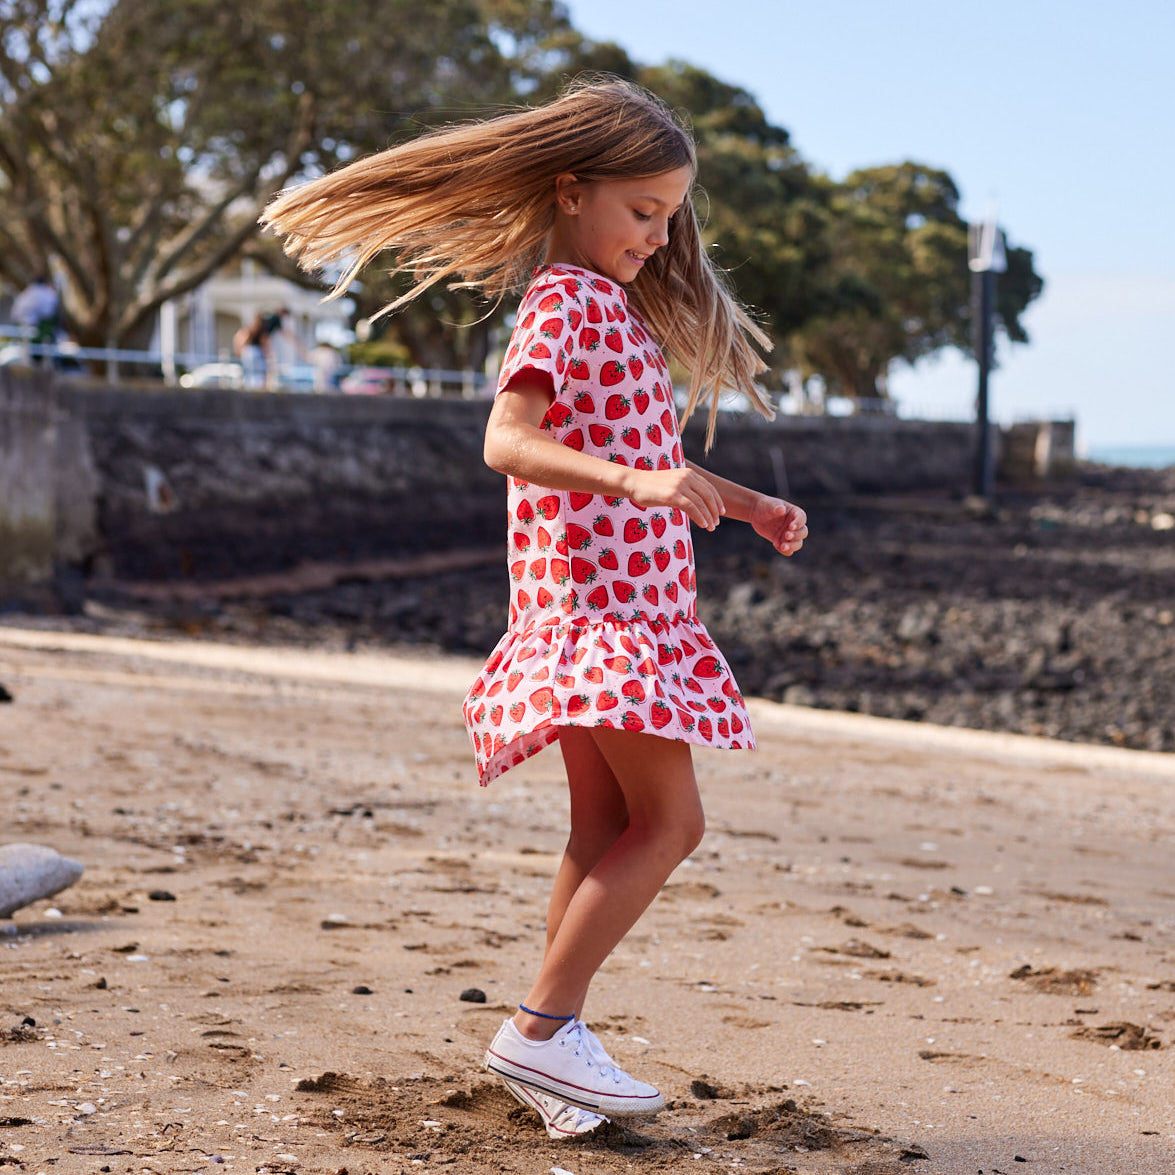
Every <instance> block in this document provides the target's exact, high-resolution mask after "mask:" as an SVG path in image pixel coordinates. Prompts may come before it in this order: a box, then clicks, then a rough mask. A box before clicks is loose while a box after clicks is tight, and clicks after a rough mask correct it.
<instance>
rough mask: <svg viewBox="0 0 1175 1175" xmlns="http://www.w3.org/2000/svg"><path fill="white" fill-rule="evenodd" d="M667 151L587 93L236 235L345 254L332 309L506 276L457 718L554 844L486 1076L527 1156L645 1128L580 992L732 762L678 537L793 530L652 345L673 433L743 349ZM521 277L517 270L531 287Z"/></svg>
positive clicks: (364, 175) (719, 679) (739, 317)
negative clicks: (488, 607)
mask: <svg viewBox="0 0 1175 1175" xmlns="http://www.w3.org/2000/svg"><path fill="white" fill-rule="evenodd" d="M695 174H696V161H695V155H694V145H693V142H692V140H691V138H690V136H689V135H688V133H687V132H686V131H685V130H684V129H683V128H682V126H681V125H680V124H679V123H678V122H677V120H676V119H675V118H674V117H673V115H672V114H671V112H670V111H669V110H668V109H667V108H666V107H665V106H664V105H663V104H661V103H660V102H659V101H658V100H657V99H656V98H654V97H653V96H652V95H651V94H649V93H647V92H646V91H644V90H642V89H640V88H639V87H637V86H634V85H631V84H629V83H627V82H623V81H619V80H615V79H611V80H603V81H600V80H596V81H581V82H578V83H576V84H573V85H572V86H571V87H570V88H569V89H568V90H567V91H566V92H565V93H564V95H563V96H562V97H561V98H559V99H558V100H557V101H555V102H552V103H550V104H549V105H547V106H544V107H540V108H537V109H530V110H525V111H523V112H521V113H516V114H510V115H506V116H503V117H500V118H496V119H492V120H490V121H488V122H483V123H477V124H473V125H468V126H460V127H455V128H451V129H448V130H443V131H439V132H435V133H432V134H429V135H425V136H423V137H421V138H420V139H418V140H416V141H414V142H412V143H408V144H406V145H404V146H401V147H396V148H393V149H391V150H389V151H386V152H383V153H382V154H379V155H376V156H373V157H371V158H370V159H365V160H360V161H359V162H357V163H354V164H351V165H349V166H347V167H345V168H343V169H341V170H340V171H338V172H335V173H333V174H331V175H328V176H325V177H323V178H322V179H319V180H316V181H314V182H312V183H310V184H308V185H306V186H305V187H303V188H299V189H297V190H295V191H293V192H290V193H287V194H284V195H282V196H281V197H279V198H278V199H277V200H276V201H275V202H274V203H273V204H272V205H271V206H270V208H269V209H268V210H267V212H266V214H265V216H264V217H263V220H264V221H265V222H266V223H267V224H269V225H271V226H273V227H274V228H276V229H277V230H278V231H279V232H281V233H284V234H286V236H287V241H286V246H285V247H286V251H287V252H289V253H291V254H292V255H296V256H299V257H300V259H301V262H302V264H303V265H305V266H307V267H315V266H319V265H322V264H323V263H325V262H329V261H332V260H335V259H337V258H339V257H341V256H344V255H347V254H350V255H351V256H352V264H351V266H350V268H349V269H348V271H347V272H346V273H345V274H344V275H343V276H342V278H340V280H339V282H338V283H337V285H336V287H335V290H334V291H333V295H332V296H337V295H338V294H340V293H341V292H342V291H344V290H345V289H346V287H347V285H348V284H349V283H350V281H351V279H352V278H353V277H354V275H355V274H356V273H357V272H358V270H359V269H360V268H361V267H362V266H363V265H364V264H365V263H366V262H367V261H368V260H370V259H371V258H372V257H373V256H374V255H375V254H376V253H377V252H379V251H380V250H383V249H385V248H391V249H395V250H397V251H398V253H399V260H400V268H401V270H403V271H407V272H410V273H411V274H413V275H414V277H415V278H416V284H415V286H414V287H413V288H412V289H411V290H410V291H409V292H408V293H407V294H405V295H404V296H403V297H402V298H400V299H399V300H398V301H397V302H396V303H393V304H392V305H391V306H389V307H387V308H385V309H387V310H390V309H394V307H395V306H397V305H400V304H401V303H403V302H405V301H407V300H408V299H409V298H411V297H414V296H416V295H418V294H419V293H421V292H422V291H423V290H425V289H427V288H428V287H429V286H430V285H432V284H433V283H434V282H436V281H439V280H442V279H444V278H453V277H455V276H456V277H459V278H460V279H461V280H460V281H458V282H457V283H455V284H457V285H463V286H468V287H476V288H480V289H482V290H484V291H486V292H488V293H489V294H491V295H497V296H501V295H502V294H503V293H504V292H505V291H506V290H507V289H509V288H510V287H516V286H517V285H520V284H521V279H522V278H523V277H525V276H527V275H529V277H530V283H529V286H528V287H527V289H526V293H525V295H524V296H523V299H522V304H521V306H520V308H519V311H518V317H517V325H516V326H515V328H514V333H513V336H512V338H511V340H510V346H509V349H508V350H507V353H506V358H505V362H504V364H503V366H502V370H501V375H500V377H499V380H498V394H497V397H496V399H495V401H494V405H493V407H492V410H491V412H490V417H489V423H488V426H487V429H486V437H485V459H486V461H487V463H488V464H489V465H490V466H491V467H492V468H494V469H496V470H498V471H499V472H501V473H504V474H506V475H507V476H508V485H509V490H508V506H509V510H508V520H509V535H508V544H509V557H508V562H509V569H510V577H511V582H512V588H511V592H512V598H511V603H510V621H509V628H508V630H507V632H506V634H505V636H504V637H503V638H502V640H501V641H500V642H499V644H498V646H497V648H496V649H495V650H494V652H493V654H492V655H491V656H490V658H489V661H488V662H487V663H486V666H485V669H484V670H483V672H482V673H481V675H480V676H479V677H478V679H477V681H476V682H475V683H474V685H473V687H472V689H471V690H470V691H469V694H468V696H467V698H466V700H465V706H464V713H465V721H466V724H467V726H468V728H469V731H470V734H471V736H472V739H473V746H474V750H475V752H476V758H477V765H478V770H479V774H480V782H481V784H482V785H483V786H484V785H486V784H488V783H490V781H491V780H493V779H495V778H496V777H497V776H499V775H501V774H502V773H503V772H504V771H507V770H508V769H509V768H510V767H511V766H513V765H514V764H516V763H521V762H522V761H523V760H524V759H525V758H526V757H527V756H529V755H532V754H534V753H535V752H537V751H539V750H541V749H542V748H543V747H545V746H547V745H549V744H550V743H552V742H556V741H557V742H558V744H559V749H560V751H561V752H562V755H563V759H564V763H565V765H566V769H567V781H568V787H569V790H570V808H571V830H570V836H569V838H568V841H567V847H566V849H565V851H564V854H563V860H562V863H561V864H560V867H559V871H558V873H557V875H556V878H555V883H554V888H553V891H552V894H551V898H550V903H549V906H548V910H547V933H546V950H545V954H544V957H543V961H542V965H541V966H540V968H539V970H538V973H537V975H536V976H535V979H534V982H533V983H532V985H531V987H530V990H529V991H528V992H527V993H526V997H525V999H524V1000H523V1002H522V1003H521V1004H520V1005H519V1010H518V1012H517V1013H516V1014H515V1015H514V1016H513V1017H512V1018H509V1019H507V1020H505V1021H504V1022H503V1024H502V1026H501V1028H500V1029H499V1030H498V1033H497V1035H496V1036H495V1037H494V1039H493V1041H492V1043H491V1044H490V1046H489V1049H488V1051H487V1053H486V1056H485V1064H486V1067H487V1068H488V1069H489V1070H490V1071H491V1072H494V1073H496V1074H497V1075H498V1076H500V1077H501V1078H502V1079H503V1080H504V1081H505V1083H506V1085H507V1087H508V1088H509V1089H510V1091H511V1092H512V1093H513V1094H514V1096H515V1097H517V1098H518V1099H519V1100H520V1101H522V1102H523V1103H524V1104H526V1105H529V1106H532V1107H533V1108H534V1109H535V1110H537V1111H538V1113H539V1115H540V1116H541V1118H542V1119H543V1121H544V1123H545V1124H546V1126H547V1130H548V1133H549V1134H550V1135H551V1136H552V1137H556V1138H558V1137H566V1136H569V1135H575V1134H581V1133H584V1132H585V1131H588V1130H591V1129H594V1128H595V1127H596V1126H598V1125H599V1124H600V1123H601V1122H603V1121H606V1120H607V1115H614V1116H618V1117H624V1116H633V1115H641V1114H650V1113H655V1112H656V1111H658V1110H659V1109H661V1108H662V1107H663V1106H664V1104H665V1102H664V1098H663V1097H662V1095H661V1094H660V1093H659V1092H658V1091H657V1090H656V1089H654V1088H653V1087H652V1086H651V1085H648V1084H646V1083H644V1082H642V1081H638V1080H636V1079H635V1078H633V1077H630V1076H629V1075H628V1074H627V1073H625V1072H624V1071H623V1070H621V1069H620V1068H619V1067H618V1066H617V1065H616V1063H615V1062H614V1061H612V1059H611V1058H610V1057H609V1056H608V1054H607V1053H606V1052H605V1051H604V1048H603V1046H602V1045H601V1043H600V1042H599V1040H598V1039H597V1038H596V1037H595V1036H594V1035H593V1034H592V1032H591V1031H590V1030H589V1029H588V1027H587V1025H586V1024H585V1023H584V1021H583V1020H582V1019H581V1018H580V1016H581V1013H582V1010H583V1006H584V1001H585V999H586V997H587V992H588V988H589V985H590V984H591V981H592V978H593V976H594V975H595V973H596V971H597V970H598V969H599V967H600V965H601V964H602V963H603V962H604V960H605V959H606V958H607V957H608V955H609V954H610V953H611V951H612V949H613V948H614V947H615V946H616V944H617V943H618V942H619V941H620V940H621V939H622V938H623V937H624V935H625V934H626V933H627V932H628V931H629V929H630V928H631V927H632V926H633V925H634V923H635V922H636V921H637V919H638V918H639V917H640V916H641V914H642V913H643V912H644V910H645V909H646V907H647V906H648V905H649V903H650V902H651V901H652V900H653V898H654V897H655V896H656V894H657V892H658V891H659V890H660V889H661V887H662V885H663V884H664V883H665V881H666V879H667V878H668V877H669V875H670V874H671V873H672V872H673V870H674V869H675V868H676V866H677V865H678V864H679V863H680V862H681V861H682V860H683V859H684V858H685V857H687V856H688V855H689V854H690V853H691V852H693V850H694V849H695V848H696V847H697V846H698V843H699V842H700V841H701V838H702V834H703V831H704V818H703V814H702V804H701V799H700V797H699V794H698V787H697V783H696V781H695V779H694V771H693V765H692V762H691V758H690V744H693V743H696V744H698V745H701V746H711V747H731V748H739V747H744V748H749V747H753V746H754V741H753V738H752V735H751V729H750V724H749V722H748V719H747V714H746V711H745V709H744V706H743V699H742V697H741V695H740V694H739V691H738V688H737V686H736V685H735V682H734V679H733V677H732V676H731V673H730V670H729V668H728V667H727V664H726V662H725V660H724V659H723V657H722V654H721V653H720V652H719V650H718V649H717V648H716V646H715V645H714V642H713V641H712V640H711V639H710V637H709V635H708V634H707V632H706V629H705V628H704V626H703V625H702V623H701V621H700V620H699V619H698V617H697V613H696V610H695V594H694V593H695V578H694V567H693V546H692V544H691V542H690V523H691V522H692V523H694V524H695V525H697V526H701V527H704V528H705V529H707V530H713V529H714V528H715V527H716V526H717V525H718V523H719V520H720V519H721V518H723V517H726V518H734V519H739V520H741V521H745V522H749V523H750V524H751V526H752V527H753V528H754V529H755V530H756V531H757V532H758V533H759V534H760V535H762V536H763V537H764V538H765V539H766V540H767V541H768V542H770V543H771V544H772V545H773V546H774V547H775V549H776V550H777V551H779V552H780V553H781V554H783V555H791V554H793V553H794V552H795V551H797V550H799V548H800V546H801V544H802V543H803V540H804V538H805V536H806V535H807V527H806V525H805V521H806V519H805V515H804V512H803V511H802V510H800V509H799V508H798V507H796V506H793V505H791V504H789V503H787V502H783V501H781V500H780V499H778V498H772V497H767V496H766V495H763V494H760V493H757V492H755V491H753V490H749V489H746V488H745V487H743V486H740V485H737V484H735V483H733V482H730V481H726V480H724V479H722V478H719V477H716V476H714V475H713V474H710V473H707V472H706V471H705V470H703V469H701V468H699V467H698V466H696V465H694V464H693V463H692V462H689V461H687V460H686V459H685V456H684V454H683V452H682V447H681V439H680V434H679V430H678V420H677V411H676V406H675V403H674V398H673V388H672V385H671V383H670V379H669V373H668V368H667V366H666V363H665V359H664V356H663V354H662V351H661V347H660V345H659V344H662V345H665V346H666V347H667V348H668V349H669V350H670V351H671V352H672V353H673V354H674V355H675V356H676V358H677V359H678V360H680V361H681V362H682V364H683V365H685V366H687V367H688V368H689V369H690V370H691V372H692V377H691V386H690V395H689V402H688V406H687V408H686V413H685V415H686V416H687V417H688V416H689V414H690V413H691V412H693V410H694V409H695V407H696V406H697V405H698V403H699V402H700V400H701V398H702V395H703V391H704V392H705V394H706V395H708V397H709V429H708V434H707V441H708V442H709V440H710V439H711V438H712V436H713V431H714V422H715V418H716V412H717V402H718V395H719V393H720V391H723V390H725V389H736V390H739V391H742V392H745V393H746V394H747V395H748V396H750V397H751V399H752V400H753V401H754V403H755V404H756V405H757V406H758V407H759V408H760V409H761V410H763V411H764V413H765V414H769V413H770V408H769V406H768V405H767V403H766V402H765V401H764V399H763V397H762V395H761V393H760V391H759V390H758V389H757V388H756V387H755V385H754V383H753V382H752V381H753V377H754V376H755V375H756V374H757V373H758V372H759V371H762V370H763V367H764V365H763V363H762V361H761V360H760V359H759V357H758V355H757V354H756V353H755V351H754V350H753V349H752V347H751V342H750V340H754V341H755V342H757V343H759V344H761V345H768V341H767V339H766V338H765V336H764V335H763V334H762V332H761V331H760V330H759V329H758V328H757V327H756V326H755V325H754V324H753V323H752V322H751V320H750V319H749V318H748V316H747V315H746V313H745V312H744V311H743V310H742V309H741V308H740V307H739V306H738V305H737V304H736V303H735V301H734V300H733V299H732V298H731V296H730V295H729V294H728V293H727V292H726V290H725V288H724V286H723V285H722V283H721V281H720V280H719V278H718V276H717V274H716V273H715V271H714V270H713V268H712V267H711V265H710V263H709V261H708V259H707V256H706V253H705V251H704V249H703V247H702V243H701V240H700V237H699V233H698V225H697V221H696V219H695V216H694V211H693V207H692V205H691V202H690V191H691V188H692V186H693V183H694V179H695ZM536 262H538V264H537V265H536V264H535V263H536Z"/></svg>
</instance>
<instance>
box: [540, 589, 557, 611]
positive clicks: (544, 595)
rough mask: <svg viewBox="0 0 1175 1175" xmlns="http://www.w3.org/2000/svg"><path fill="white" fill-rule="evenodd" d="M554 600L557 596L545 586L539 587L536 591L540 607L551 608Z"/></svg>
mask: <svg viewBox="0 0 1175 1175" xmlns="http://www.w3.org/2000/svg"><path fill="white" fill-rule="evenodd" d="M554 602H555V597H554V596H552V595H551V593H550V592H549V591H547V589H546V588H545V587H541V588H539V590H538V591H537V592H536V593H535V603H537V604H538V606H539V607H540V608H549V607H550V606H551V605H552V604H553V603H554Z"/></svg>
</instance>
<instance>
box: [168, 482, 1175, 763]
mask: <svg viewBox="0 0 1175 1175" xmlns="http://www.w3.org/2000/svg"><path fill="white" fill-rule="evenodd" d="M803 504H804V505H805V507H806V508H807V509H808V511H809V515H810V529H811V538H810V539H809V542H808V544H807V546H806V547H805V549H804V550H803V551H802V552H801V553H800V554H799V555H797V556H795V557H794V558H792V559H783V558H780V557H777V556H774V555H773V554H772V553H771V551H770V550H769V548H766V547H765V546H764V545H763V543H762V542H761V541H760V540H758V539H757V538H756V537H755V536H754V535H753V534H752V533H750V531H749V530H748V528H746V527H745V526H742V525H741V524H737V523H728V524H724V525H723V526H722V527H721V528H720V529H719V531H718V532H717V533H716V534H714V535H707V534H698V535H697V536H696V546H697V553H698V584H699V596H700V602H699V610H700V613H701V615H702V617H703V619H704V620H705V621H706V623H707V624H708V626H709V627H710V630H711V632H712V633H713V635H714V637H715V638H716V639H717V640H718V642H719V643H720V645H721V647H722V648H723V650H724V652H725V653H726V655H727V657H728V658H729V660H730V661H731V664H732V666H733V668H734V670H735V672H736V674H737V676H738V678H739V682H740V684H741V686H742V688H743V691H744V692H745V693H747V694H757V695H761V696H765V697H768V698H773V699H776V700H784V701H788V702H796V703H801V704H805V705H811V706H819V707H824V708H831V709H839V710H853V711H859V712H862V713H869V714H877V715H882V716H888V717H895V718H907V719H922V720H926V721H929V722H936V723H944V724H949V725H959V726H971V727H980V728H983V729H988V730H1002V731H1013V732H1019V733H1025V734H1038V735H1046V736H1049V737H1053V738H1062V739H1071V740H1077V741H1087V742H1101V743H1111V744H1116V745H1118V746H1126V747H1134V748H1140V749H1148V750H1175V469H1167V470H1127V469H1115V468H1109V467H1103V466H1085V467H1083V468H1082V470H1081V472H1080V475H1079V477H1078V479H1077V480H1076V482H1074V483H1073V484H1072V485H1070V486H1067V487H1065V488H1063V489H1053V490H1050V491H1048V492H1036V493H1019V494H1015V495H1012V494H1007V495H1005V496H1004V497H1003V498H1002V499H1001V501H1000V504H999V507H998V509H997V510H996V511H995V512H994V513H993V514H991V515H988V516H984V515H982V514H977V513H975V512H973V511H969V510H968V509H967V507H966V505H965V504H964V503H963V502H962V501H961V500H958V499H951V498H947V497H941V498H928V497H925V496H922V497H910V498H881V497H862V498H854V499H839V500H833V499H825V500H822V501H821V500H816V501H811V502H805V503H803ZM506 596H507V580H506V574H505V571H504V570H503V569H502V568H501V567H498V566H487V567H484V568H479V569H473V570H469V569H467V570H462V571H457V572H452V573H449V574H443V575H436V576H432V577H429V578H420V579H401V580H397V581H395V582H379V583H376V582H350V583H343V584H339V585H336V586H334V587H332V588H329V589H325V590H322V591H316V592H302V593H299V594H296V595H294V594H287V595H272V596H270V597H267V598H266V599H264V600H260V601H259V600H253V601H250V602H249V603H233V604H226V605H223V606H221V605H208V606H206V607H204V608H201V609H195V608H194V606H193V605H191V604H186V605H184V606H183V609H182V615H180V614H177V611H176V608H175V607H173V608H172V610H171V612H170V613H169V614H168V616H167V620H168V622H170V623H174V622H177V621H178V622H179V623H181V624H182V625H183V627H184V629H185V631H187V632H189V633H192V632H199V631H202V630H208V631H209V632H210V633H212V632H214V633H215V634H216V635H218V636H220V637H222V638H223V637H225V636H231V635H232V634H236V635H238V636H239V637H241V638H243V639H250V640H262V641H265V640H279V639H280V640H304V641H312V640H313V641H321V640H327V641H332V642H335V643H352V644H354V643H356V642H364V643H365V642H371V641H376V642H381V643H387V642H392V643H395V642H409V643H428V644H433V645H437V646H440V647H441V648H444V649H448V650H453V651H460V652H463V653H474V654H480V653H486V652H488V650H489V649H490V648H492V647H493V645H494V643H495V642H496V641H497V639H498V638H499V636H500V635H501V632H502V629H503V625H504V622H505V611H506ZM153 607H154V615H155V617H156V619H163V618H164V612H163V611H161V610H160V608H159V606H158V605H155V606H153Z"/></svg>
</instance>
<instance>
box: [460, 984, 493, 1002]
mask: <svg viewBox="0 0 1175 1175" xmlns="http://www.w3.org/2000/svg"><path fill="white" fill-rule="evenodd" d="M457 998H458V999H460V1000H464V1001H465V1002H466V1003H467V1004H484V1003H485V1002H486V993H485V992H484V991H482V990H481V988H480V987H467V988H466V989H465V990H464V991H463V992H462V993H461V994H460V995H459V996H458V997H457Z"/></svg>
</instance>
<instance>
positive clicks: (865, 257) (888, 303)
mask: <svg viewBox="0 0 1175 1175" xmlns="http://www.w3.org/2000/svg"><path fill="white" fill-rule="evenodd" d="M958 204H959V192H958V189H957V188H956V186H955V183H954V181H953V180H952V179H951V177H950V176H949V175H948V174H947V173H946V172H945V171H940V170H937V169H934V168H930V167H926V166H923V165H921V164H917V163H912V162H905V163H900V164H892V165H888V166H884V167H873V168H866V169H863V170H860V171H854V172H853V173H852V174H850V175H849V176H848V177H847V178H846V179H845V181H844V183H843V184H840V185H836V186H835V187H833V188H832V189H831V200H830V207H831V210H832V216H833V219H832V221H831V222H830V223H829V225H828V228H829V240H830V242H831V249H832V252H831V256H830V259H829V266H830V271H829V274H828V276H827V279H826V293H825V297H824V298H823V300H822V304H820V305H819V306H817V307H815V311H816V312H815V313H814V314H813V316H812V317H811V319H810V320H809V321H808V322H807V323H805V324H803V325H802V326H800V327H799V328H798V329H797V330H796V331H795V332H794V334H793V335H792V337H791V339H790V340H789V351H790V354H791V356H792V358H793V360H794V361H795V363H796V366H797V367H798V368H799V370H800V373H801V376H810V375H814V374H818V375H821V376H823V377H824V379H825V380H826V381H827V383H828V384H829V386H830V388H831V390H833V391H834V392H838V393H840V394H842V395H847V396H853V397H861V398H873V397H879V396H883V395H884V394H885V388H884V378H883V377H884V376H885V374H886V372H887V370H888V368H889V365H890V363H891V362H893V361H894V360H904V361H905V362H906V363H909V364H911V365H912V364H914V363H916V362H917V361H918V360H919V359H920V358H921V357H923V356H925V355H928V354H931V353H932V352H935V351H938V350H941V349H942V348H943V347H956V348H958V349H959V350H961V351H963V352H964V353H967V354H970V353H972V349H973V348H972V340H971V300H970V291H971V285H970V272H969V270H968V268H967V224H966V222H965V221H964V220H963V219H962V217H960V215H959V212H958ZM1008 261H1009V265H1008V273H1007V274H1006V275H1004V278H1003V279H1002V280H1001V282H1000V287H999V288H1000V299H999V306H998V315H999V321H1000V324H1001V325H1002V326H1003V329H1004V331H1005V333H1006V334H1007V335H1008V337H1009V338H1010V339H1012V340H1014V341H1017V342H1026V341H1027V339H1028V336H1027V332H1026V331H1025V330H1024V327H1023V325H1022V324H1021V321H1020V316H1021V315H1022V314H1023V312H1024V310H1025V308H1026V307H1027V306H1028V304H1029V303H1030V302H1031V301H1032V300H1033V299H1034V298H1036V297H1037V296H1038V295H1039V294H1040V291H1041V290H1042V288H1043V284H1044V283H1043V282H1042V280H1041V279H1040V277H1039V276H1038V275H1037V274H1036V273H1035V272H1034V270H1033V268H1032V254H1031V252H1030V251H1029V250H1027V249H1022V248H1020V249H1016V248H1014V249H1010V250H1009V256H1008Z"/></svg>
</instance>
